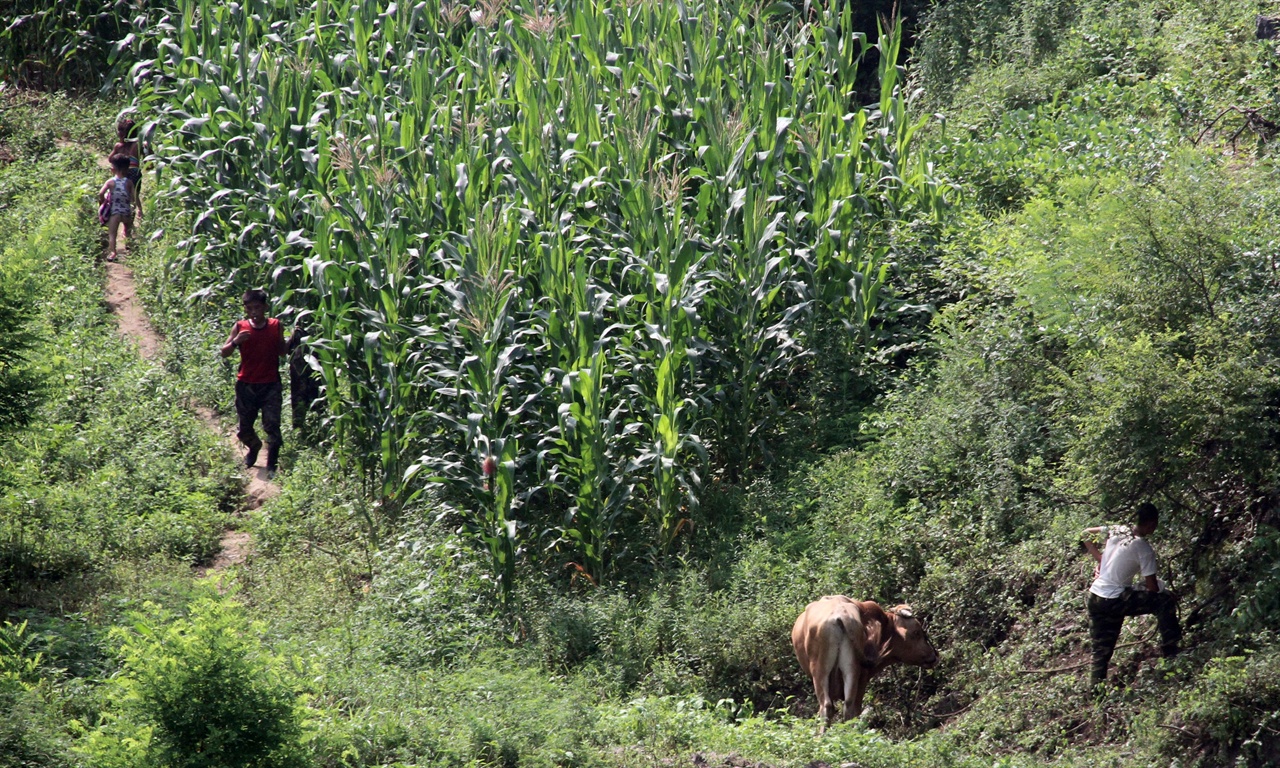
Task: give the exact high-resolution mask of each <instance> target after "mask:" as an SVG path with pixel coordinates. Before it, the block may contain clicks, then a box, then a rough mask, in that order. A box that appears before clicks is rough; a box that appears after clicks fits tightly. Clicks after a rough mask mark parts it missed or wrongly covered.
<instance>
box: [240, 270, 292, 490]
mask: <svg viewBox="0 0 1280 768" xmlns="http://www.w3.org/2000/svg"><path fill="white" fill-rule="evenodd" d="M244 316H245V319H244V320H238V321H236V324H235V326H233V327H232V328H231V335H230V336H229V337H228V338H227V341H226V343H225V344H223V345H222V356H223V357H230V356H231V352H232V351H233V350H236V349H238V350H240V371H239V372H238V373H237V374H236V415H237V416H239V418H240V429H239V431H238V432H237V433H236V437H238V438H239V439H240V442H242V443H244V444H245V445H247V446H248V447H249V452H248V453H247V454H245V457H244V465H245V466H246V467H252V466H254V465H255V464H257V463H258V451H259V450H261V448H262V440H261V439H259V438H258V433H257V432H255V431H254V429H253V422H254V420H255V419H257V417H258V411H259V410H261V411H262V429H263V431H264V432H266V433H267V476H268V477H272V476H274V475H275V471H276V462H277V461H278V460H279V458H280V444H281V443H283V442H284V438H282V437H281V435H280V410H281V406H282V402H283V397H282V393H283V391H284V390H283V387H281V385H280V358H282V357H285V356H287V355H288V354H289V349H290V347H291V346H292V345H293V340H290V342H289V343H286V342H285V340H284V328H283V326H282V325H281V324H280V320H279V318H275V317H267V292H266V291H263V290H261V289H256V288H255V289H253V290H249V291H245V294H244Z"/></svg>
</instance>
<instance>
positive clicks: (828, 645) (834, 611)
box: [791, 595, 864, 676]
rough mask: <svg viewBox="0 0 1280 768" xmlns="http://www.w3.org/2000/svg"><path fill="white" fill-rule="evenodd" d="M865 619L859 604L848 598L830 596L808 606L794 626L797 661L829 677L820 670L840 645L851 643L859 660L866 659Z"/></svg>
mask: <svg viewBox="0 0 1280 768" xmlns="http://www.w3.org/2000/svg"><path fill="white" fill-rule="evenodd" d="M863 636H864V635H863V632H862V619H861V616H860V614H859V611H858V604H857V603H856V602H854V601H853V600H851V599H849V598H848V597H845V596H844V595H827V596H826V597H822V598H819V599H817V600H814V601H813V602H812V603H809V604H808V605H807V606H805V609H804V612H803V613H801V614H800V615H799V616H798V617H797V618H796V622H795V624H794V625H792V627H791V645H792V647H794V648H795V652H796V660H797V661H799V662H800V666H801V667H802V668H803V669H804V670H805V671H806V672H808V673H809V674H810V675H811V676H812V675H819V674H827V673H829V672H830V671H831V670H830V669H819V668H817V667H818V666H820V665H821V666H826V665H823V664H822V661H823V660H824V659H830V658H833V657H834V654H835V653H836V652H837V651H838V648H837V647H835V646H838V645H839V644H842V643H843V642H848V643H850V645H851V646H852V647H851V649H850V650H851V651H852V652H853V654H854V656H855V658H857V659H858V660H859V661H861V659H862V656H863V647H862V646H863Z"/></svg>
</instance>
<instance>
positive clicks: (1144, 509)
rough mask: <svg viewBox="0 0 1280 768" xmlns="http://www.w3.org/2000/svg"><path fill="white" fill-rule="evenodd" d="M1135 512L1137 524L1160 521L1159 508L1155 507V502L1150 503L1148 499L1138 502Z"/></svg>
mask: <svg viewBox="0 0 1280 768" xmlns="http://www.w3.org/2000/svg"><path fill="white" fill-rule="evenodd" d="M1135 514H1136V517H1137V519H1138V525H1147V524H1152V525H1154V524H1156V523H1158V522H1160V510H1159V509H1157V508H1156V505H1155V504H1152V503H1151V502H1149V501H1144V502H1142V503H1141V504H1139V505H1138V509H1137V512H1136V513H1135Z"/></svg>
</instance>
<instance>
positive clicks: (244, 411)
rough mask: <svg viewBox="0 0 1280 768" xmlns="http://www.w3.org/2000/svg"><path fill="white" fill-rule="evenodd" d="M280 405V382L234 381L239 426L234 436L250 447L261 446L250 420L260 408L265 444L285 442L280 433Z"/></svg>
mask: <svg viewBox="0 0 1280 768" xmlns="http://www.w3.org/2000/svg"><path fill="white" fill-rule="evenodd" d="M283 407H284V387H282V386H281V385H280V382H278V381H277V382H273V383H270V384H250V383H248V382H245V381H237V382H236V416H238V417H239V418H240V429H239V430H238V431H237V432H236V437H238V438H240V442H242V443H244V444H245V446H247V447H248V448H250V449H255V448H261V447H262V440H261V439H260V438H259V437H258V433H257V432H255V431H254V429H253V422H254V421H256V420H257V418H258V412H259V411H261V412H262V431H263V432H266V433H267V445H280V444H281V443H283V442H284V438H283V437H282V436H281V435H280V411H281V409H282V408H283Z"/></svg>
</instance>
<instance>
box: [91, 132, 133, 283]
mask: <svg viewBox="0 0 1280 768" xmlns="http://www.w3.org/2000/svg"><path fill="white" fill-rule="evenodd" d="M111 170H112V172H113V173H114V175H113V176H112V177H111V178H109V179H107V180H106V181H105V182H103V184H102V188H101V189H99V190H98V204H99V205H107V206H108V210H107V261H115V260H116V255H117V251H116V243H117V233H118V232H119V231H120V225H121V224H123V225H124V236H125V237H126V238H129V237H132V236H133V209H134V206H135V205H137V207H138V213H139V214H141V213H142V206H141V204H138V203H137V202H136V200H135V197H134V189H133V182H132V181H129V179H128V177H127V174H128V172H129V158H127V157H124V156H122V155H114V156H113V157H112V158H111Z"/></svg>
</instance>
